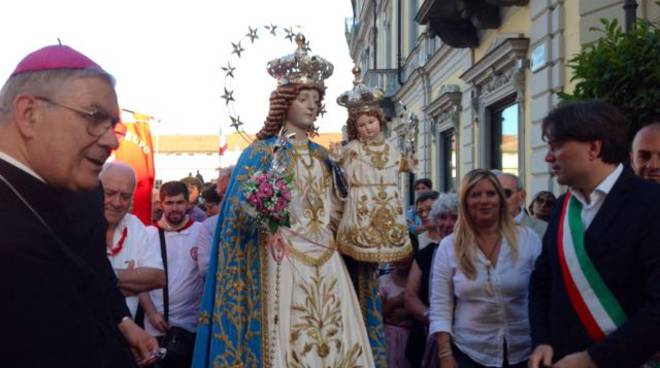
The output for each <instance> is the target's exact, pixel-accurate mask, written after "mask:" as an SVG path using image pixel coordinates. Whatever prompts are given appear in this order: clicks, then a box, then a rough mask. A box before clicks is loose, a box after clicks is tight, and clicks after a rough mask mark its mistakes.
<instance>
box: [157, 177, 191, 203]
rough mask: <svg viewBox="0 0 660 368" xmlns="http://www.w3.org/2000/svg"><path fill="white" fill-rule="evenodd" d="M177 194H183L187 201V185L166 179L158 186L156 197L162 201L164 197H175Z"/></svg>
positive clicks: (188, 194)
mask: <svg viewBox="0 0 660 368" xmlns="http://www.w3.org/2000/svg"><path fill="white" fill-rule="evenodd" d="M179 194H183V198H184V199H185V200H186V202H187V201H188V197H189V196H190V193H188V187H186V185H185V184H183V183H182V182H180V181H168V182H167V183H164V184H163V185H161V186H160V190H159V191H158V198H160V200H161V201H163V200H164V199H165V197H176V196H178V195H179Z"/></svg>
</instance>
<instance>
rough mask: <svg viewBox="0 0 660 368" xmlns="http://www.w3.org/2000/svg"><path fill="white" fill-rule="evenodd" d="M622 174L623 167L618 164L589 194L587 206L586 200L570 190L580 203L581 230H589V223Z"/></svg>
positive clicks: (576, 191)
mask: <svg viewBox="0 0 660 368" xmlns="http://www.w3.org/2000/svg"><path fill="white" fill-rule="evenodd" d="M622 172H623V165H622V164H619V166H617V167H616V169H614V171H612V172H611V173H610V175H608V176H607V177H606V178H605V179H603V181H601V182H600V184H598V186H597V187H596V189H594V190H593V191H592V192H591V194H590V195H589V204H587V200H586V198H584V196H583V195H582V193H581V192H580V191H579V190H573V189H571V193H573V195H574V196H575V199H577V200H578V201H580V203H582V213H581V217H582V228H583V229H584V230H585V231H586V230H587V229H588V228H589V225H591V222H592V221H593V220H594V218H595V217H596V215H597V214H598V210H600V208H601V207H602V206H603V202H605V197H607V195H608V194H609V193H610V191H611V190H612V187H613V186H614V183H616V181H617V180H619V176H621V173H622Z"/></svg>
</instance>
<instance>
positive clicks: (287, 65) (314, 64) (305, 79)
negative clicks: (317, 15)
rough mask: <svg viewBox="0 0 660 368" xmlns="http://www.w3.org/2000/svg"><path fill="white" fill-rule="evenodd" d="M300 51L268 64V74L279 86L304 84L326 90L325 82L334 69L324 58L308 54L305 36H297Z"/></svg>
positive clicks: (297, 50)
mask: <svg viewBox="0 0 660 368" xmlns="http://www.w3.org/2000/svg"><path fill="white" fill-rule="evenodd" d="M296 44H298V49H296V52H294V53H293V54H290V55H286V56H283V57H281V58H277V59H274V60H271V61H269V62H268V66H267V69H268V74H270V75H271V76H272V77H273V78H275V79H277V83H278V85H286V84H302V85H309V86H314V87H319V88H324V85H323V81H324V80H326V79H328V78H329V77H330V76H331V75H332V71H333V69H334V67H333V66H332V63H330V62H329V61H327V60H325V59H324V58H322V57H320V56H318V55H313V56H310V55H309V54H308V53H307V46H306V44H305V36H303V35H302V34H300V33H299V34H298V35H296Z"/></svg>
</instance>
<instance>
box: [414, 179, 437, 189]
mask: <svg viewBox="0 0 660 368" xmlns="http://www.w3.org/2000/svg"><path fill="white" fill-rule="evenodd" d="M419 184H424V185H426V186H427V187H428V188H429V189H431V188H433V182H432V181H431V179H429V178H422V179H417V180H415V188H417V185H419Z"/></svg>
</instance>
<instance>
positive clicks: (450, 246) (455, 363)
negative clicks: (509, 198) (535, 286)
mask: <svg viewBox="0 0 660 368" xmlns="http://www.w3.org/2000/svg"><path fill="white" fill-rule="evenodd" d="M505 198H506V197H505V196H504V191H503V190H502V187H501V186H500V184H499V181H498V180H497V177H495V175H494V174H493V173H491V172H490V171H488V170H483V169H477V170H473V171H471V172H469V173H468V174H467V175H465V177H464V178H463V180H462V182H461V187H460V193H459V212H458V221H457V223H456V229H455V231H454V233H453V234H452V235H450V236H447V237H445V238H444V239H443V240H442V242H441V243H440V245H439V246H438V250H437V252H436V256H435V260H434V262H433V267H432V278H431V279H432V280H433V282H432V284H431V298H430V302H431V303H430V318H429V319H430V328H429V334H430V335H435V340H436V343H437V346H438V354H437V356H438V359H439V362H440V367H441V368H454V367H460V368H468V367H470V368H471V367H515V368H518V367H525V366H526V364H527V363H526V362H527V359H528V357H529V355H530V353H531V340H530V332H529V321H528V318H527V287H528V284H529V277H530V274H531V272H532V269H533V267H534V261H535V260H536V257H537V256H538V255H539V253H540V252H541V240H540V239H539V238H538V236H537V235H536V234H535V233H534V232H533V231H531V230H529V229H528V228H526V227H520V226H517V225H515V224H514V223H513V220H512V218H511V216H509V214H508V212H507V205H506V199H505Z"/></svg>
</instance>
